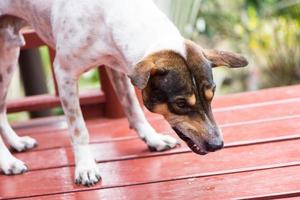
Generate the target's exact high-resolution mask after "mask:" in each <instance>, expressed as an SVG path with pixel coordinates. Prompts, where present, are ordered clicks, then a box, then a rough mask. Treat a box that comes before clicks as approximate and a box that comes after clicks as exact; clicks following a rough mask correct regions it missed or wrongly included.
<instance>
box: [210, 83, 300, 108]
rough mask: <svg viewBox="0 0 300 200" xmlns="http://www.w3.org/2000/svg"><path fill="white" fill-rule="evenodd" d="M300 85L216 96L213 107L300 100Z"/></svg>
mask: <svg viewBox="0 0 300 200" xmlns="http://www.w3.org/2000/svg"><path fill="white" fill-rule="evenodd" d="M299 90H300V85H293V86H284V87H277V88H270V89H264V90H258V91H250V92H241V93H236V94H226V95H221V96H216V98H214V100H213V102H212V105H213V107H215V108H220V107H228V106H234V105H245V104H253V103H262V102H267V101H275V100H284V99H288V98H299V97H300V94H299V92H298V91H299Z"/></svg>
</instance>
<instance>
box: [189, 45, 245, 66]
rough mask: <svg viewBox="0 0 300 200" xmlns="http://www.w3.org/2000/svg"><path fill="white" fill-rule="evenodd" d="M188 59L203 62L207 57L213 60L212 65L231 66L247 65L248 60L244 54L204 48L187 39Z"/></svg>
mask: <svg viewBox="0 0 300 200" xmlns="http://www.w3.org/2000/svg"><path fill="white" fill-rule="evenodd" d="M185 44H186V47H187V54H188V55H187V56H188V61H189V60H190V62H192V63H194V62H203V59H207V60H209V61H210V62H211V64H212V67H219V66H226V67H230V68H238V67H245V66H246V65H248V61H247V60H246V58H244V57H243V56H241V55H239V54H236V53H231V52H227V51H219V50H214V49H202V48H201V47H200V46H199V45H197V44H196V43H194V42H192V41H190V40H186V41H185Z"/></svg>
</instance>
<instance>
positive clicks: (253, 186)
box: [30, 166, 300, 200]
mask: <svg viewBox="0 0 300 200" xmlns="http://www.w3.org/2000/svg"><path fill="white" fill-rule="evenodd" d="M299 170H300V166H294V167H284V168H274V169H269V170H260V171H251V172H244V173H233V174H227V175H217V176H210V177H204V178H203V177H200V178H189V179H181V180H174V181H168V182H159V183H150V184H142V185H134V186H126V187H117V188H110V189H105V190H99V189H98V190H88V191H82V192H72V193H66V194H55V195H51V196H39V197H36V198H33V197H31V198H30V199H32V200H65V199H68V200H73V199H74V200H75V199H114V200H127V199H132V200H133V199H141V198H142V199H145V200H148V199H149V200H150V199H151V200H152V199H160V200H169V199H190V200H199V199H206V200H219V199H256V200H258V199H264V200H270V199H281V198H284V199H285V197H291V198H288V199H299V198H300V191H299V187H300V182H299V180H300V174H299ZM258 194H260V196H264V198H251V197H253V196H254V197H255V196H257V195H258ZM266 194H269V195H266ZM245 196H246V197H250V198H244V197H245ZM260 196H258V197H260ZM292 197H294V198H292Z"/></svg>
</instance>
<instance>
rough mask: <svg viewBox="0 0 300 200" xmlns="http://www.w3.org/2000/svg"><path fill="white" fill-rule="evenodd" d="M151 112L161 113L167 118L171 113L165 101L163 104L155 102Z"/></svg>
mask: <svg viewBox="0 0 300 200" xmlns="http://www.w3.org/2000/svg"><path fill="white" fill-rule="evenodd" d="M153 112H155V113H158V114H161V115H163V116H164V117H165V118H168V116H170V115H171V112H170V110H169V108H168V105H167V104H166V103H164V104H157V105H155V106H154V108H153Z"/></svg>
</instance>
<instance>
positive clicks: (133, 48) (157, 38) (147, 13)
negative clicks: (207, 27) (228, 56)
mask: <svg viewBox="0 0 300 200" xmlns="http://www.w3.org/2000/svg"><path fill="white" fill-rule="evenodd" d="M115 9H117V10H118V9H120V10H119V12H118V11H116V13H119V17H117V18H114V21H111V23H112V24H111V25H110V26H109V27H113V30H111V33H112V38H113V40H114V42H115V44H116V46H117V48H118V49H119V50H120V52H122V55H123V58H124V59H125V62H126V64H127V66H128V68H129V69H127V71H130V70H131V68H132V67H133V66H134V65H135V64H136V63H138V62H139V61H141V60H142V59H143V58H145V57H147V56H148V55H150V54H153V53H155V52H158V51H162V50H171V51H174V52H176V53H179V54H180V55H182V56H183V57H186V50H185V45H184V39H183V37H182V36H181V34H180V33H179V31H178V30H177V28H176V27H175V26H174V24H173V23H172V22H171V21H170V20H169V19H168V18H167V17H166V16H165V15H164V14H163V13H162V12H161V11H160V10H159V9H158V8H157V7H156V6H155V4H154V3H153V2H152V1H140V0H139V1H134V5H132V6H131V5H129V6H128V7H127V9H128V10H126V12H124V11H122V9H123V8H122V7H118V6H116V8H115ZM122 15H123V16H122ZM105 16H108V15H105Z"/></svg>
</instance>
